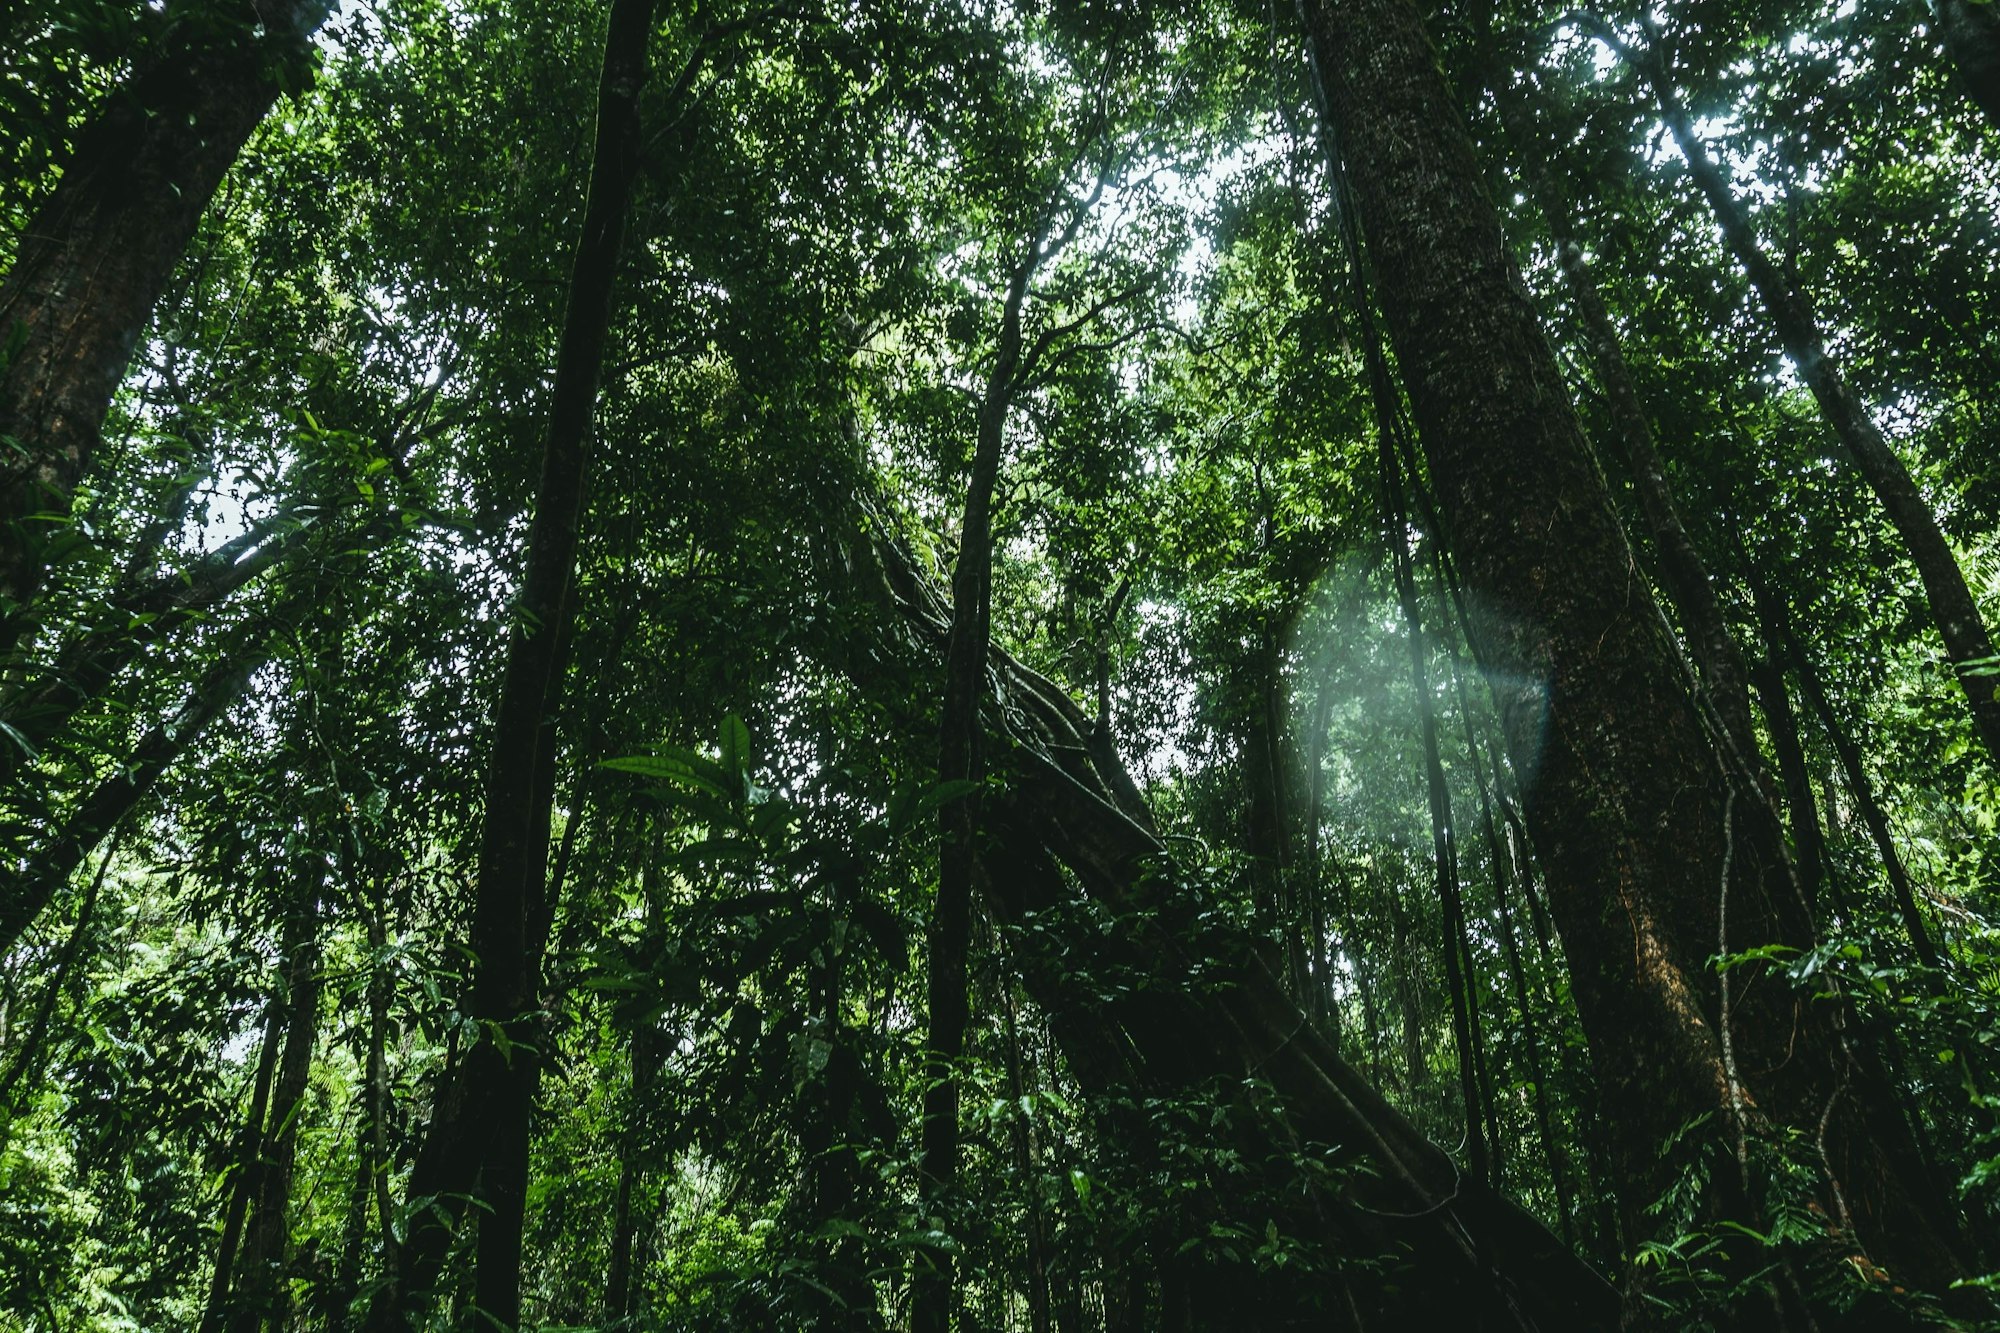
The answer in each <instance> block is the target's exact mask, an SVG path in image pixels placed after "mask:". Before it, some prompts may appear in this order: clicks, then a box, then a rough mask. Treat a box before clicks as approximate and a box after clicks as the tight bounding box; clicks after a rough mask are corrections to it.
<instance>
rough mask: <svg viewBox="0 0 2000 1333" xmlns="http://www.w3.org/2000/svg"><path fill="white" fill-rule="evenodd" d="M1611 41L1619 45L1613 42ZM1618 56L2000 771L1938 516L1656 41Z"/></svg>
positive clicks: (1967, 613)
mask: <svg viewBox="0 0 2000 1333" xmlns="http://www.w3.org/2000/svg"><path fill="white" fill-rule="evenodd" d="M1649 27H1650V25H1649ZM1606 31H1608V30H1606ZM1611 40H1612V41H1614V42H1615V41H1616V40H1617V39H1616V37H1615V36H1613V37H1612V38H1611ZM1621 49H1623V50H1625V52H1626V55H1627V56H1628V58H1629V59H1631V61H1632V62H1633V64H1634V66H1635V67H1636V68H1637V69H1638V70H1639V71H1640V72H1641V73H1642V74H1644V75H1645V77H1646V79H1647V80H1648V81H1649V82H1650V83H1651V84H1652V87H1653V92H1654V95H1655V96H1656V97H1657V98H1658V99H1659V104H1660V113H1661V117H1662V118H1663V119H1664V120H1665V121H1666V123H1667V128H1668V129H1669V130H1670V131H1671V132H1672V134H1673V136H1674V142H1675V143H1676V144H1677V145H1678V146H1679V147H1680V150H1681V156H1682V157H1683V158H1684V159H1686V161H1687V167H1688V174H1689V175H1690V176H1691V177H1692V178H1693V179H1694V183H1695V185H1696V186H1697V187H1698V188H1699V189H1700V190H1701V192H1702V195H1703V196H1704V197H1705V198H1706V199H1707V200H1708V203H1709V207H1710V208H1711V209H1712V210H1713V211H1714V213H1715V220H1716V225H1717V226H1719V227H1720V228H1721V230H1722V236H1723V239H1724V240H1725V241H1726V242H1728V245H1729V248H1730V250H1731V251H1733V252H1734V253H1735V255H1736V258H1737V261H1738V262H1739V263H1741V264H1742V265H1743V269H1744V271H1745V272H1746V273H1748V274H1749V275H1750V285H1751V286H1753V287H1755V288H1756V289H1757V295H1758V296H1759V297H1760V298H1761V299H1762V300H1763V302H1764V308H1765V310H1766V311H1767V312H1768V313H1769V314H1770V317H1771V322H1772V324H1773V325H1774V326H1776V328H1777V331H1778V339H1779V341H1780V342H1781V343H1782V344H1783V345H1784V349H1785V355H1786V356H1788V357H1790V358H1791V360H1792V364H1793V365H1795V366H1797V367H1798V372H1799V377H1800V378H1801V379H1803V380H1804V381H1805V382H1806V387H1807V388H1809V389H1810V390H1811V391H1812V395H1813V399H1814V400H1815V401H1816V402H1817V403H1818V404H1819V410H1820V414H1821V415H1822V416H1823V417H1825V419H1826V423H1827V425H1828V426H1830V427H1832V429H1833V433H1834V434H1835V435H1836V436H1837V437H1838V438H1839V440H1840V442H1841V444H1842V445H1843V446H1845V448H1846V451H1847V453H1848V455H1849V457H1851V458H1852V459H1853V461H1854V465H1855V467H1856V468H1857V469H1859V471H1860V473H1861V475H1862V477H1863V478H1864V479H1865V480H1866V481H1867V483H1868V485H1869V487H1870V488H1871V489H1872V490H1873V491H1874V492H1875V497H1876V499H1878V500H1879V501H1881V504H1882V509H1883V512H1884V513H1885V514H1887V515H1888V518H1889V522H1890V524H1891V525H1892V526H1894V528H1895V529H1896V533H1897V535H1898V536H1900V537H1901V538H1902V540H1903V549H1904V551H1905V552H1906V553H1907V554H1908V556H1909V557H1910V561H1911V563H1912V564H1914V565H1915V566H1916V568H1917V575H1918V577H1919V578H1921V579H1922V580H1923V585H1924V594H1925V596H1926V597H1927V598H1928V600H1929V605H1930V611H1931V618H1932V620H1933V621H1935V622H1936V624H1937V627H1938V633H1939V634H1940V635H1941V636H1942V637H1943V639H1944V648H1945V656H1946V657H1947V658H1948V659H1949V660H1950V662H1951V664H1952V666H1953V668H1954V669H1955V670H1956V672H1957V674H1958V683H1959V686H1960V688H1961V689H1962V690H1963V691H1964V692H1965V697H1966V701H1967V703H1968V705H1969V706H1970V708H1971V710H1972V723H1973V729H1974V730H1975V731H1976V732H1977V733H1978V735H1979V739H1980V741H1981V742H1982V743H1983V744H1984V745H1985V747H1986V753H1987V756H1988V759H1989V760H1990V761H1991V762H1993V763H1995V764H2000V685H1996V679H1995V678H1994V677H1993V676H1991V675H1983V674H1981V668H1982V667H1984V666H1988V665H1990V664H1991V662H1992V659H1993V655H1994V653H1993V638H1992V635H1991V634H1990V633H1989V632H1988V630H1987V627H1986V622H1985V620H1984V618H1983V617H1982V616H1981V615H1980V611H1979V603H1978V602H1977V601H1976V600H1975V599H1974V598H1973V595H1972V589H1971V588H1969V587H1967V586H1966V582H1965V573H1964V571H1962V570H1961V569H1960V568H1959V567H1958V557H1957V556H1956V555H1954V554H1953V553H1952V549H1951V543H1950V542H1948V541H1947V540H1946V539H1945V535H1944V532H1943V530H1942V529H1940V528H1939V527H1938V522H1937V515H1936V514H1935V513H1933V512H1932V511H1931V507H1930V505H1929V503H1928V502H1927V501H1925V499H1924V497H1923V493H1922V491H1920V490H1919V489H1918V488H1917V483H1916V479H1915V478H1913V477H1912V476H1911V475H1910V470H1909V469H1908V468H1907V467H1905V466H1904V465H1903V460H1902V459H1901V458H1900V457H1898V456H1897V454H1896V451H1895V450H1894V449H1893V448H1891V447H1890V445H1889V442H1888V441H1887V440H1886V439H1884V438H1883V436H1882V431H1881V429H1880V428H1879V427H1878V426H1876V424H1875V421H1874V419H1873V418H1872V417H1871V416H1869V414H1868V409H1867V408H1866V407H1865V406H1864V405H1863V404H1862V402H1861V399H1860V398H1859V397H1857V396H1856V395H1855V393H1854V390H1853V389H1852V388H1851V387H1849V385H1848V383H1847V381H1846V379H1845V377H1844V376H1842V374H1841V373H1840V367H1839V365H1838V364H1837V363H1836V362H1835V361H1834V359H1833V358H1832V357H1831V356H1829V355H1828V354H1827V350H1826V343H1825V340H1824V339H1823V338H1822V337H1821V334H1820V329H1819V324H1818V321H1817V319H1816V318H1815V317H1814V314H1813V310H1812V306H1811V304H1810V303H1809V302H1808V301H1807V300H1806V297H1805V294H1804V293H1803V292H1801V291H1799V290H1798V289H1797V288H1796V287H1794V286H1793V285H1792V284H1791V283H1790V282H1788V281H1787V280H1786V279H1785V276H1784V274H1783V273H1781V272H1780V271H1779V269H1778V266H1777V265H1776V264H1775V263H1773V262H1772V261H1771V258H1770V256H1769V255H1767V254H1765V253H1764V248H1763V246H1762V245H1761V244H1760V243H1759V241H1758V239H1757V232H1756V229H1755V228H1754V227H1752V226H1751V225H1750V219H1749V217H1748V216H1747V215H1746V214H1745V213H1744V211H1743V206H1742V205H1741V204H1740V203H1739V202H1738V201H1737V199H1736V196H1735V193H1734V192H1733V191H1732V190H1731V189H1730V187H1729V182H1728V179H1727V178H1726V177H1724V175H1723V174H1722V171H1721V169H1720V168H1718V167H1717V166H1716V165H1715V161H1714V159H1713V158H1711V157H1710V156H1709V152H1708V148H1707V146H1706V145H1705V144H1704V143H1702V141H1701V138H1700V136H1698V135H1697V134H1696V133H1695V132H1694V125H1693V122H1692V121H1691V120H1690V118H1689V116H1688V112H1687V108H1686V107H1685V106H1684V105H1683V104H1682V102H1681V98H1680V93H1679V91H1678V90H1677V89H1675V87H1674V83H1673V79H1672V78H1671V77H1670V76H1669V75H1668V73H1667V72H1666V70H1664V69H1663V68H1662V67H1661V64H1660V61H1659V55H1658V50H1657V44H1656V45H1655V49H1653V50H1651V51H1646V52H1633V51H1631V50H1630V48H1624V47H1622V46H1621Z"/></svg>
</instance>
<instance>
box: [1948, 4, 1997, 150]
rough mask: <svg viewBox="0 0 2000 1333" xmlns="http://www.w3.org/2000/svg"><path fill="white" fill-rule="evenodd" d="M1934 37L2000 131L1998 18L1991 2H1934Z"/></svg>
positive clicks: (1972, 94) (1989, 120) (1969, 92)
mask: <svg viewBox="0 0 2000 1333" xmlns="http://www.w3.org/2000/svg"><path fill="white" fill-rule="evenodd" d="M1937 34H1938V36H1939V37H1940V38H1942V39H1943V41H1944V50H1945V54H1946V55H1948V56H1950V57H1951V60H1952V63H1953V64H1954V65H1956V66H1958V74H1959V77H1960V78H1961V79H1962V80H1964V83H1965V91H1966V92H1967V93H1968V94H1970V95H1971V97H1972V100H1973V101H1974V102H1976V103H1978V104H1979V109H1980V110H1981V111H1984V112H1985V113H1986V119H1987V120H1988V122H1990V123H1991V124H1992V125H1993V126H1995V127H1996V128H2000V14H1996V13H1994V12H1993V4H1992V0H1937Z"/></svg>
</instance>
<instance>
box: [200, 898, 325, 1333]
mask: <svg viewBox="0 0 2000 1333" xmlns="http://www.w3.org/2000/svg"><path fill="white" fill-rule="evenodd" d="M294 906H295V907H296V906H298V904H294ZM310 937H311V927H310V924H309V922H308V920H307V918H306V916H305V914H304V913H302V912H299V911H296V910H293V911H288V912H287V913H286V914H285V919H284V928H283V929H282V930H281V931H280V932H279V940H278V958H279V968H280V972H279V976H278V979H277V984H276V985H275V986H274V987H273V988H272V994H271V998H270V1000H269V1002H268V1003H267V1004H266V1006H265V1009H264V1033H263V1039H262V1041H261V1042H260V1043H259V1044H258V1049H257V1070H256V1073H255V1074H254V1075H253V1076H252V1077H251V1080H250V1109H249V1111H248V1112H246V1113H245V1115H244V1118H243V1126H242V1129H241V1132H240V1139H239V1143H238V1147H237V1164H236V1171H235V1175H234V1178H233V1180H232V1181H231V1188H230V1191H229V1202H228V1203H227V1204H226V1205H224V1208H223V1216H222V1236H221V1239H220V1240H219V1241H218V1242H217V1245H216V1251H215V1254H216V1257H215V1265H214V1267H213V1268H212V1269H211V1270H210V1275H209V1285H208V1301H207V1304H206V1305H205V1306H204V1307H203V1311H202V1318H201V1326H200V1327H201V1333H221V1330H222V1329H223V1328H225V1327H226V1326H227V1324H228V1320H229V1313H230V1310H231V1309H232V1308H233V1306H232V1302H231V1291H232V1289H233V1288H234V1287H235V1285H236V1281H237V1260H238V1256H239V1254H240V1253H241V1250H242V1244H243V1225H244V1222H245V1220H246V1219H248V1218H249V1216H250V1212H251V1207H252V1205H253V1204H254V1203H256V1202H257V1201H258V1200H260V1199H261V1198H262V1195H263V1186H262V1183H261V1182H262V1177H263V1172H264V1162H265V1152H266V1144H265V1131H264V1127H265V1124H266V1123H267V1122H268V1121H269V1119H270V1107H271V1092H272V1084H273V1081H274V1080H275V1078H276V1077H277V1070H278V1056H279V1051H280V1050H281V1049H282V1047H283V1045H284V1043H285V1039H286V1019H287V1016H288V1015H289V1014H290V1013H291V1012H292V1008H291V1005H290V999H291V994H292V992H291V984H292V981H293V977H294V972H293V965H294V961H295V960H296V959H297V958H298V957H299V955H300V954H301V953H302V952H303V951H304V949H305V948H306V945H307V941H308V939H309V938H310Z"/></svg>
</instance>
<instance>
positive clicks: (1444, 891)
mask: <svg viewBox="0 0 2000 1333" xmlns="http://www.w3.org/2000/svg"><path fill="white" fill-rule="evenodd" d="M1385 406H1386V405H1385ZM1392 421H1393V418H1392V417H1391V416H1390V415H1389V414H1388V413H1387V412H1384V413H1383V419H1382V421H1381V422H1380V423H1379V426H1378V430H1379V432H1380V436H1381V438H1380V441H1379V443H1380V446H1381V447H1380V449H1379V450H1378V457H1379V461H1380V466H1381V473H1382V478H1381V480H1382V498H1383V504H1382V509H1383V515H1382V516H1383V526H1384V528H1385V529H1386V532H1387V537H1388V542H1389V558H1390V563H1391V565H1392V566H1393V568H1394V574H1395V583H1396V601H1397V603H1398V604H1399V605H1400V606H1401V608H1402V613H1403V633H1404V636H1405V637H1406V638H1407V639H1408V641H1409V650H1410V652H1409V656H1410V687H1411V689H1410V692H1411V694H1412V696H1413V697H1414V699H1415V702H1416V710H1417V726H1418V731H1419V734H1420V736H1421V739H1422V742H1423V755H1424V787H1425V791H1426V792H1427V793H1428V795H1429V800H1430V816H1431V869H1432V872H1433V873H1434V874H1435V876H1436V882H1437V895H1438V909H1439V912H1440V913H1441V915H1442V924H1443V930H1442V932H1441V933H1442V937H1443V938H1442V941H1441V942H1442V945H1443V950H1442V952H1443V954H1444V978H1445V988H1446V990H1448V991H1449V992H1450V998H1451V1033H1452V1040H1453V1042H1454V1044H1455V1045H1456V1046H1457V1048H1458V1086H1459V1095H1460V1098H1461V1100H1462V1101H1463V1102H1464V1106H1465V1155H1466V1158H1467V1160H1468V1162H1469V1163H1470V1164H1471V1167H1472V1171H1473V1174H1474V1175H1476V1176H1478V1177H1480V1178H1481V1179H1482V1180H1485V1181H1487V1182H1488V1183H1497V1180H1498V1177H1497V1174H1496V1165H1497V1164H1496V1160H1495V1157H1494V1151H1495V1149H1496V1148H1497V1147H1498V1144H1497V1143H1496V1142H1495V1141H1494V1139H1493V1138H1492V1137H1491V1136H1490V1135H1489V1132H1488V1126H1487V1124H1486V1111H1487V1108H1488V1107H1489V1105H1490V1104H1491V1100H1492V1099H1491V1098H1490V1097H1489V1096H1485V1095H1483V1091H1484V1090H1483V1089H1482V1088H1481V1086H1480V1080H1479V1077H1478V1075H1479V1062H1480V1051H1479V1044H1478V1038H1477V1034H1476V1032H1475V1026H1476V1024H1477V1022H1478V1019H1477V1018H1476V1016H1475V1011H1474V1009H1473V999H1472V958H1471V955H1470V953H1469V952H1468V951H1467V949H1466V942H1465V904H1464V899H1463V896H1462V892H1461V886H1460V884H1459V877H1458V830H1457V824H1456V821H1455V820H1454V819H1453V818H1452V809H1451V788H1450V787H1449V786H1447V785H1446V783H1445V776H1444V762H1443V759H1442V758H1441V757H1440V755H1439V752H1438V735H1437V705H1436V701H1435V700H1434V699H1433V698H1432V696H1431V673H1430V665H1429V663H1428V662H1427V661H1426V660H1425V655H1426V652H1427V649H1426V647H1425V643H1424V628H1423V619H1422V616H1421V614H1420V613H1419V611H1418V608H1417V584H1416V577H1415V574H1414V571H1413V570H1412V568H1411V565H1412V562H1411V558H1410V543H1409V531H1410V519H1409V512H1408V506H1407V505H1406V504H1405V503H1404V500H1403V480H1402V468H1401V466H1400V465H1399V463H1398V461H1397V458H1396V445H1395V442H1394V440H1392V439H1391V438H1390V435H1391V428H1392Z"/></svg>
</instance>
